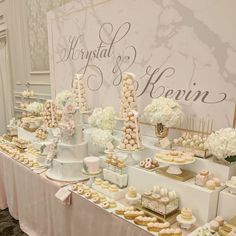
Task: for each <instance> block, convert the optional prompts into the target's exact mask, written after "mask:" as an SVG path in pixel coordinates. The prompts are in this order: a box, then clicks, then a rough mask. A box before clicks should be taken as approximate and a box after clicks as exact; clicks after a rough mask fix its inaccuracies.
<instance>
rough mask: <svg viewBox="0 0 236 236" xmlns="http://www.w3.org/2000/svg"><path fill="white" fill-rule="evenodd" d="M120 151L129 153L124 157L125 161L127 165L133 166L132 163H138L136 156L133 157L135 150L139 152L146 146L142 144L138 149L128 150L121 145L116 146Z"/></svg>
mask: <svg viewBox="0 0 236 236" xmlns="http://www.w3.org/2000/svg"><path fill="white" fill-rule="evenodd" d="M116 148H117V149H118V150H119V151H122V152H124V153H127V157H126V158H125V159H124V161H125V163H126V165H127V166H131V165H136V164H137V163H138V161H136V160H135V158H134V157H133V154H134V153H135V152H139V151H142V150H143V149H144V146H142V147H141V148H139V149H136V150H127V149H123V148H121V147H119V146H117V147H116Z"/></svg>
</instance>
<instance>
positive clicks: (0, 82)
mask: <svg viewBox="0 0 236 236" xmlns="http://www.w3.org/2000/svg"><path fill="white" fill-rule="evenodd" d="M11 116H12V90H11V79H10V70H9V58H8V50H7V41H6V37H0V135H2V134H3V133H4V132H5V131H6V125H7V124H8V122H9V120H10V117H11Z"/></svg>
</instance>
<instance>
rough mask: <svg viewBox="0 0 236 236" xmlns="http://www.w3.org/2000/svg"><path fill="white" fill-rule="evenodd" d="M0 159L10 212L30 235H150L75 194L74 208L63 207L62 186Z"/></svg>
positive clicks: (9, 161) (2, 156)
mask: <svg viewBox="0 0 236 236" xmlns="http://www.w3.org/2000/svg"><path fill="white" fill-rule="evenodd" d="M0 158H1V159H2V161H1V162H0V164H1V167H0V168H1V170H3V177H2V175H0V178H2V180H1V179H0V183H1V181H2V182H3V186H4V188H5V191H6V198H7V204H8V207H9V210H10V213H11V214H12V215H13V217H14V218H19V223H20V227H21V228H22V230H23V231H24V232H26V233H27V234H29V235H30V236H94V235H97V236H121V235H122V236H125V235H127V236H148V235H150V234H149V233H148V232H146V231H144V230H142V229H140V228H138V227H137V226H135V225H134V224H131V223H129V222H127V221H125V220H123V219H121V218H119V217H117V216H116V215H114V214H111V213H109V212H107V211H105V210H104V209H101V208H100V207H98V206H96V205H94V204H92V203H91V202H89V201H88V200H86V199H84V198H82V197H80V196H78V195H76V194H74V193H73V194H72V205H71V206H65V205H63V204H62V203H61V202H59V201H58V200H57V199H56V198H55V196H54V195H55V193H56V192H57V191H58V189H59V188H60V186H61V184H59V183H56V182H54V181H51V180H49V179H47V178H46V177H45V176H44V174H41V175H39V174H36V173H34V172H32V171H31V170H30V169H28V168H27V167H25V166H23V165H21V164H20V163H18V162H16V161H15V160H13V159H11V158H9V157H7V156H6V155H4V154H0ZM2 168H3V169H2ZM0 191H2V190H1V189H0Z"/></svg>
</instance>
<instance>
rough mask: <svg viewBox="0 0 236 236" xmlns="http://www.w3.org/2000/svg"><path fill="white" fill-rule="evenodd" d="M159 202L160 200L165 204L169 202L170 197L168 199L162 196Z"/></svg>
mask: <svg viewBox="0 0 236 236" xmlns="http://www.w3.org/2000/svg"><path fill="white" fill-rule="evenodd" d="M160 202H162V203H164V204H167V203H169V202H170V199H169V198H168V197H162V198H161V199H160Z"/></svg>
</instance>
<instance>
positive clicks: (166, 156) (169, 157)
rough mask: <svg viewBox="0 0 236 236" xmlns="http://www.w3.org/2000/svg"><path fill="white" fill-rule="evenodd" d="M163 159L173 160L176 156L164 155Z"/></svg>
mask: <svg viewBox="0 0 236 236" xmlns="http://www.w3.org/2000/svg"><path fill="white" fill-rule="evenodd" d="M162 159H163V160H164V161H168V162H172V161H173V159H174V158H173V157H172V156H168V155H164V156H163V157H162Z"/></svg>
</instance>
